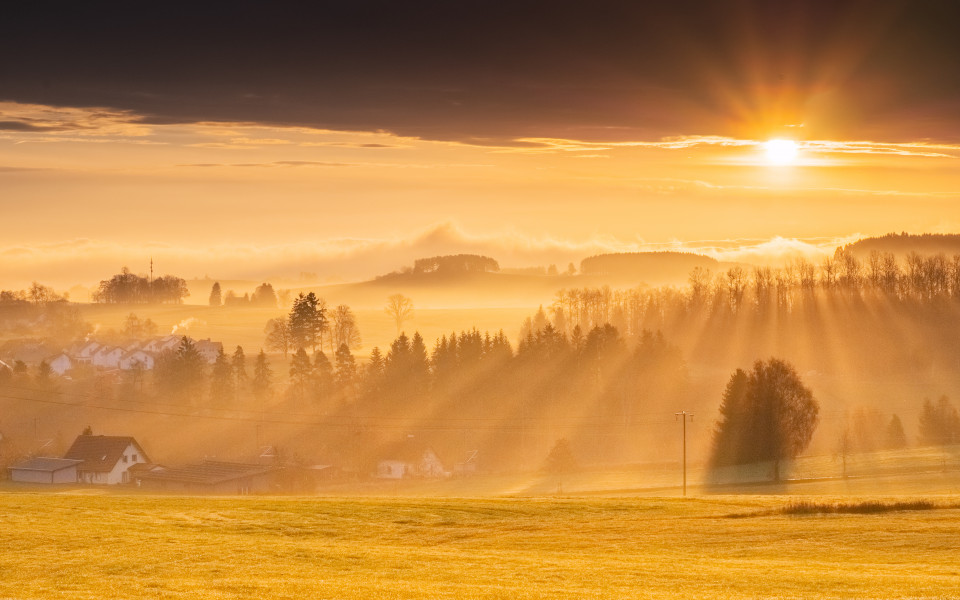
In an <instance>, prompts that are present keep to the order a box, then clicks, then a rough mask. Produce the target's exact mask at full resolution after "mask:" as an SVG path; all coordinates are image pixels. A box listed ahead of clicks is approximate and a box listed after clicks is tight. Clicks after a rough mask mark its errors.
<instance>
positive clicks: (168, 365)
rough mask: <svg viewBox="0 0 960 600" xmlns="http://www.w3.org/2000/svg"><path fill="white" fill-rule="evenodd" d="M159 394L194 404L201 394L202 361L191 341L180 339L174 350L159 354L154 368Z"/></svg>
mask: <svg viewBox="0 0 960 600" xmlns="http://www.w3.org/2000/svg"><path fill="white" fill-rule="evenodd" d="M154 371H155V375H156V377H157V383H158V386H159V388H160V391H161V392H164V393H168V394H171V395H173V396H176V397H178V398H187V399H189V400H190V401H191V402H196V401H197V400H198V399H199V397H200V395H201V394H202V387H203V371H204V360H203V357H202V356H201V355H200V353H199V352H198V351H197V348H196V345H195V344H194V343H193V340H191V339H190V338H188V337H187V336H183V337H182V338H181V339H180V345H179V346H178V347H177V349H176V350H173V351H167V352H164V353H163V354H161V355H160V356H159V357H158V358H157V361H156V364H155V366H154Z"/></svg>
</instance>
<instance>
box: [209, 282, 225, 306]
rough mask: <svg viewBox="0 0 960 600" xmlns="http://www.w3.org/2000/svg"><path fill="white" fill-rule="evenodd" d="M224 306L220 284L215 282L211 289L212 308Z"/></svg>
mask: <svg viewBox="0 0 960 600" xmlns="http://www.w3.org/2000/svg"><path fill="white" fill-rule="evenodd" d="M222 304H223V295H222V294H221V293H220V282H219V281H215V282H214V283H213V287H212V288H210V306H221V305H222Z"/></svg>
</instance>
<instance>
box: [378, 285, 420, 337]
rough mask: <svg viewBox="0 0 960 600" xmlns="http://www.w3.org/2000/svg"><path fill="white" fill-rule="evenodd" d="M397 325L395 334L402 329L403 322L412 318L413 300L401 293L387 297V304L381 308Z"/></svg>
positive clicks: (398, 333)
mask: <svg viewBox="0 0 960 600" xmlns="http://www.w3.org/2000/svg"><path fill="white" fill-rule="evenodd" d="M383 311H384V312H385V313H387V315H388V316H390V318H392V319H393V322H394V323H396V325H397V335H400V331H401V330H402V329H403V324H404V322H406V321H409V320H410V319H412V318H413V300H411V299H410V298H407V297H406V296H404V295H403V294H394V295H392V296H390V297H389V298H387V306H386V308H384V309H383Z"/></svg>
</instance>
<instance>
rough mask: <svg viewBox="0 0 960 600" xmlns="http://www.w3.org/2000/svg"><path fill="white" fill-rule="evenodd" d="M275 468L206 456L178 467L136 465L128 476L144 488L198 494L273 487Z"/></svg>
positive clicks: (250, 491)
mask: <svg viewBox="0 0 960 600" xmlns="http://www.w3.org/2000/svg"><path fill="white" fill-rule="evenodd" d="M278 472H279V469H277V468H276V467H271V466H266V465H255V464H246V463H234V462H225V461H214V460H208V461H204V462H202V463H199V464H192V465H185V466H182V467H165V466H162V465H152V466H138V467H136V468H135V469H133V470H132V471H131V480H132V481H133V482H134V483H135V484H136V485H137V487H141V488H144V489H154V490H163V491H168V492H187V493H200V494H256V493H263V492H270V491H275V490H276V484H277V482H276V476H277V473H278Z"/></svg>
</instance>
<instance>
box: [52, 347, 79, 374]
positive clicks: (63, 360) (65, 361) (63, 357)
mask: <svg viewBox="0 0 960 600" xmlns="http://www.w3.org/2000/svg"><path fill="white" fill-rule="evenodd" d="M73 362H74V361H73V359H72V358H70V357H69V356H67V353H66V352H61V353H60V354H57V355H56V356H54V357H53V358H49V359H47V364H48V365H49V366H50V370H51V371H53V372H54V373H56V374H57V375H63V374H64V373H66V372H67V371H69V370H70V369H72V368H73V367H74V364H73Z"/></svg>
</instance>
